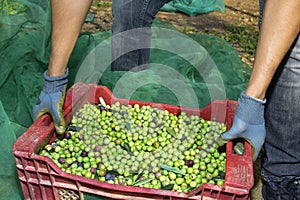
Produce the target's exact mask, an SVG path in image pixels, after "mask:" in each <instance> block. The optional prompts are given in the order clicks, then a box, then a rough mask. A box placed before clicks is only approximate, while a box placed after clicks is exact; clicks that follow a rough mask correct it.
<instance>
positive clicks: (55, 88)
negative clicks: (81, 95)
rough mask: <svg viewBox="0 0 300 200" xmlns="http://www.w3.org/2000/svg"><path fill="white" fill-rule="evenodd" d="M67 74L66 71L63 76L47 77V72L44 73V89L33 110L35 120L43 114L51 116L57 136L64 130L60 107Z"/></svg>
mask: <svg viewBox="0 0 300 200" xmlns="http://www.w3.org/2000/svg"><path fill="white" fill-rule="evenodd" d="M68 74H69V71H68V69H67V71H66V73H65V74H64V75H63V76H47V71H45V73H44V78H45V83H44V87H43V90H42V91H41V93H40V96H39V99H38V101H37V103H36V105H35V106H34V108H33V114H34V117H35V119H38V118H39V117H40V116H42V115H43V114H45V113H50V114H51V116H52V118H53V122H54V126H55V129H56V132H57V133H58V134H63V133H64V131H65V129H66V123H65V119H64V116H63V113H62V106H63V103H64V100H65V93H66V88H67V83H68Z"/></svg>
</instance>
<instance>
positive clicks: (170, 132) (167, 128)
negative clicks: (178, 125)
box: [166, 127, 176, 137]
mask: <svg viewBox="0 0 300 200" xmlns="http://www.w3.org/2000/svg"><path fill="white" fill-rule="evenodd" d="M166 130H167V132H168V133H169V134H170V135H172V136H173V137H176V133H175V131H174V130H173V129H171V128H170V127H166Z"/></svg>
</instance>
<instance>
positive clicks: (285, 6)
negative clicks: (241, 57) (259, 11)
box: [245, 0, 300, 99]
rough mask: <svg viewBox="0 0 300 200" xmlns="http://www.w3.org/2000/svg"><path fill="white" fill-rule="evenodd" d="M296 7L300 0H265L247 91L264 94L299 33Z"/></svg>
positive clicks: (262, 97) (260, 97) (251, 94)
mask: <svg viewBox="0 0 300 200" xmlns="http://www.w3.org/2000/svg"><path fill="white" fill-rule="evenodd" d="M299 10H300V0H267V2H266V5H265V9H264V16H263V22H262V27H261V31H260V36H259V41H258V45H257V51H256V57H255V62H254V66H253V71H252V74H251V78H250V81H249V84H248V87H247V89H246V91H245V93H246V94H247V95H249V96H252V97H254V98H257V99H264V98H265V94H266V91H267V88H268V87H269V84H270V82H271V80H272V78H273V76H274V73H275V71H276V70H277V68H278V66H279V64H280V62H281V60H282V59H283V57H284V56H285V54H286V53H287V51H288V50H289V48H290V47H291V45H292V43H293V42H294V40H295V39H296V37H297V35H298V34H299V30H300V14H299Z"/></svg>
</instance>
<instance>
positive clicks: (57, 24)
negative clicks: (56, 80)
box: [48, 0, 92, 76]
mask: <svg viewBox="0 0 300 200" xmlns="http://www.w3.org/2000/svg"><path fill="white" fill-rule="evenodd" d="M91 3H92V0H76V1H74V0H51V6H52V35H51V53H50V61H49V67H48V76H61V75H63V74H65V71H66V66H67V64H68V61H69V58H70V55H71V53H72V51H73V48H74V45H75V43H76V40H77V38H78V35H79V33H80V31H81V27H82V24H83V22H84V19H85V17H86V14H87V12H88V10H89V8H90V6H91Z"/></svg>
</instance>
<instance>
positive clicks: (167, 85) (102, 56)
mask: <svg viewBox="0 0 300 200" xmlns="http://www.w3.org/2000/svg"><path fill="white" fill-rule="evenodd" d="M153 27H156V28H154V29H153V38H152V44H151V45H152V46H151V56H150V64H149V69H147V70H145V71H142V72H139V73H132V72H127V73H125V72H112V71H111V70H110V68H109V64H110V61H111V55H110V54H111V50H110V37H111V32H110V31H108V32H100V33H96V34H88V33H83V34H81V35H80V37H79V39H78V41H77V44H76V46H75V48H74V51H73V53H72V55H71V58H70V61H69V65H68V67H69V69H70V70H69V71H70V76H69V84H68V87H70V86H72V85H73V84H74V83H75V82H77V81H80V80H82V81H86V82H95V81H96V82H97V83H98V84H101V85H106V86H108V87H109V88H110V89H111V90H112V91H114V94H116V96H118V97H124V98H131V99H137V100H143V101H155V102H161V103H168V104H177V105H184V106H192V107H204V106H205V105H207V104H208V103H210V102H211V101H212V100H213V99H219V98H221V99H224V98H229V99H234V100H236V99H237V98H238V96H239V94H240V92H241V91H242V90H244V88H245V87H246V83H247V80H248V79H249V73H250V70H249V71H247V72H244V71H243V69H245V66H244V65H245V64H244V63H243V62H242V61H241V60H240V59H239V57H238V55H237V53H236V51H235V50H234V49H233V48H232V47H231V46H230V45H229V44H228V43H226V42H225V41H224V40H222V39H220V38H218V37H213V36H208V35H201V34H191V35H185V34H181V33H180V32H179V31H178V30H176V29H175V28H174V27H173V26H172V25H170V24H169V23H165V22H162V21H155V22H154V25H153ZM49 36H50V9H49V1H42V0H19V1H17V0H0V71H1V74H0V100H1V103H2V105H3V107H2V106H1V107H0V122H1V123H0V131H1V132H0V147H1V149H2V153H1V158H0V162H1V163H0V199H22V193H21V191H20V185H19V182H18V181H17V174H16V169H15V164H14V159H13V155H12V152H11V145H12V143H13V142H14V141H15V139H16V138H17V137H18V136H19V135H20V134H22V133H23V132H24V130H25V129H26V128H27V127H29V126H30V125H31V124H32V123H33V114H32V108H33V106H34V104H35V102H36V100H37V98H38V95H39V93H40V91H41V88H42V86H43V72H44V70H46V69H47V63H48V58H49V45H50V40H49ZM102 47H103V48H102ZM93 70H94V71H93ZM82 71H83V72H82ZM123 83H125V84H123ZM146 83H147V84H146ZM220 83H221V84H220ZM137 86H139V87H137ZM128 91H129V92H128ZM3 150H4V151H3ZM86 199H88V198H86Z"/></svg>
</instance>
